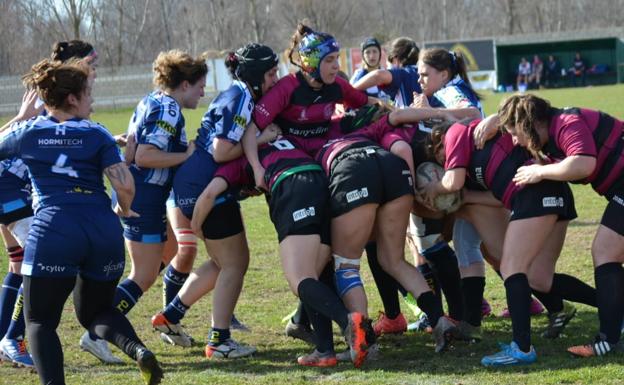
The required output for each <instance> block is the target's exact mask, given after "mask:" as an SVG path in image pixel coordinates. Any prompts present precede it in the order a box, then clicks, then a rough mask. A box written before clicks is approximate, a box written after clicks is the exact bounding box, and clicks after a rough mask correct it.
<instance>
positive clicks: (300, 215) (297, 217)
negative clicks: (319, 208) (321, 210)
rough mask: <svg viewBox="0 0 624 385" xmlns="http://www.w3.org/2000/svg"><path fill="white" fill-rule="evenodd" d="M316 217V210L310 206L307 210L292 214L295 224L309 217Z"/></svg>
mask: <svg viewBox="0 0 624 385" xmlns="http://www.w3.org/2000/svg"><path fill="white" fill-rule="evenodd" d="M315 215H316V210H315V209H314V206H310V207H308V208H307V209H306V208H303V209H301V210H297V211H294V212H293V213H292V216H293V220H294V221H295V222H298V221H300V220H302V219H305V218H308V217H313V216H315Z"/></svg>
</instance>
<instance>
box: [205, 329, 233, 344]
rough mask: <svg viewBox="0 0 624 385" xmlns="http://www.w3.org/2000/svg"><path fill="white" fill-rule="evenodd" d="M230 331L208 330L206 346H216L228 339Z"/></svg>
mask: <svg viewBox="0 0 624 385" xmlns="http://www.w3.org/2000/svg"><path fill="white" fill-rule="evenodd" d="M230 336H231V335H230V329H218V328H210V333H209V334H208V345H210V346H218V345H221V344H222V343H224V342H225V341H226V340H228V339H230Z"/></svg>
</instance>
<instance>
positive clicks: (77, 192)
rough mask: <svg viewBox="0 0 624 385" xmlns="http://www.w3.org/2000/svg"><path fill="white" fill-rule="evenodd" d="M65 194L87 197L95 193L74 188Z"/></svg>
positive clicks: (78, 187)
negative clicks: (84, 195)
mask: <svg viewBox="0 0 624 385" xmlns="http://www.w3.org/2000/svg"><path fill="white" fill-rule="evenodd" d="M65 193H66V194H86V195H90V194H93V191H92V190H87V189H84V188H82V187H80V186H75V187H74V188H72V189H70V190H67V191H65Z"/></svg>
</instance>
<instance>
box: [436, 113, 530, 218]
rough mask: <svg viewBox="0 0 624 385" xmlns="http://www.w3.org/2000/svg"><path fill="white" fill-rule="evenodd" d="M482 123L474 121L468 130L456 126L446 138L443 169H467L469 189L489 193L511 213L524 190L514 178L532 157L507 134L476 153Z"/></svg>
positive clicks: (503, 134)
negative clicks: (477, 130) (516, 196)
mask: <svg viewBox="0 0 624 385" xmlns="http://www.w3.org/2000/svg"><path fill="white" fill-rule="evenodd" d="M480 121H481V120H480V119H477V120H473V121H472V122H470V123H469V124H468V126H465V125H463V124H461V123H455V124H453V125H452V126H451V127H449V129H448V131H447V132H446V134H445V135H444V152H445V155H446V161H445V164H444V168H445V169H446V170H452V169H455V168H465V169H466V176H467V179H466V187H467V188H469V189H472V190H480V191H487V190H490V191H492V194H494V196H495V197H496V198H497V199H498V200H500V201H501V202H502V203H503V205H504V206H505V207H506V208H508V209H511V200H512V198H513V196H514V194H515V193H516V192H518V191H519V190H520V189H521V188H522V187H521V186H518V185H517V184H516V183H514V181H513V177H514V175H515V174H516V170H517V169H518V168H519V167H520V166H523V165H525V164H527V163H530V162H531V156H530V154H529V152H528V151H527V150H526V149H524V148H522V147H519V146H514V145H513V141H512V138H511V135H509V134H508V133H498V134H497V135H496V136H495V137H494V138H492V139H490V140H488V141H487V142H486V144H485V146H484V148H483V149H482V150H477V149H476V148H475V145H474V139H473V133H474V130H475V128H476V126H477V124H478V123H479V122H480Z"/></svg>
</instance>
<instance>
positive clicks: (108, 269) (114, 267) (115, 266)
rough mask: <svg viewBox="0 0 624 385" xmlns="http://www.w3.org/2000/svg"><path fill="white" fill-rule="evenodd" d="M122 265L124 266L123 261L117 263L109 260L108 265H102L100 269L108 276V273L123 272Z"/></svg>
mask: <svg viewBox="0 0 624 385" xmlns="http://www.w3.org/2000/svg"><path fill="white" fill-rule="evenodd" d="M124 267H125V263H124V261H121V262H117V263H113V261H110V262H109V263H108V265H106V266H104V268H103V269H102V270H103V271H104V273H105V274H106V275H107V276H108V275H110V274H115V273H118V272H120V271H121V272H123V269H124Z"/></svg>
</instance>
